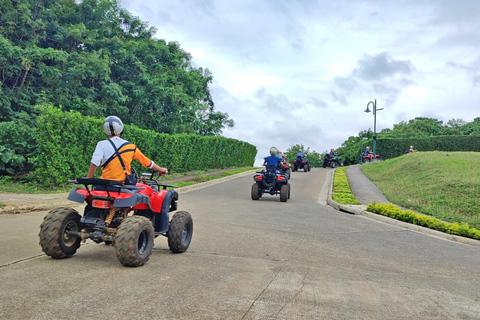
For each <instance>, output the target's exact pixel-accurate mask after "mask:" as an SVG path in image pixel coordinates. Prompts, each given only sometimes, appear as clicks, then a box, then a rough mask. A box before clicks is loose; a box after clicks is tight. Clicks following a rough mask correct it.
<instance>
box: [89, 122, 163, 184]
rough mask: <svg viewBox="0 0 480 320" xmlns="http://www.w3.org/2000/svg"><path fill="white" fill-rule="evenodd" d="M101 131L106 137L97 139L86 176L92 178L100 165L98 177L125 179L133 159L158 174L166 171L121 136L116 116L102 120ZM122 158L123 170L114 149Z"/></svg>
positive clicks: (121, 131)
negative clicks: (100, 171) (100, 172)
mask: <svg viewBox="0 0 480 320" xmlns="http://www.w3.org/2000/svg"><path fill="white" fill-rule="evenodd" d="M103 132H105V134H106V135H107V136H108V139H106V140H102V141H99V142H98V143H97V146H96V148H95V151H94V152H93V155H92V160H91V163H90V168H89V170H88V175H87V178H93V176H94V174H95V171H96V170H97V168H98V166H101V169H102V175H101V176H100V179H107V180H117V181H122V182H124V181H125V177H126V175H128V174H131V173H132V170H131V165H130V164H131V162H132V160H133V159H135V160H137V161H138V162H140V164H141V165H142V166H144V167H145V168H149V169H153V170H155V171H157V172H159V173H160V174H166V173H168V170H167V169H166V168H161V167H159V166H158V165H157V164H156V163H155V162H153V161H152V160H150V159H149V158H147V157H146V156H145V155H144V154H143V153H142V152H141V151H140V149H138V148H137V147H136V146H135V145H134V144H133V143H130V142H128V141H127V140H124V139H122V138H121V135H122V133H123V123H122V120H120V118H118V117H116V116H109V117H107V118H106V119H105V121H104V122H103ZM112 143H113V144H114V145H115V147H116V148H117V150H118V154H119V155H120V157H121V158H122V160H123V163H124V165H125V170H124V169H123V168H122V164H121V162H120V160H119V159H118V157H117V154H116V152H115V149H114V147H113V145H112Z"/></svg>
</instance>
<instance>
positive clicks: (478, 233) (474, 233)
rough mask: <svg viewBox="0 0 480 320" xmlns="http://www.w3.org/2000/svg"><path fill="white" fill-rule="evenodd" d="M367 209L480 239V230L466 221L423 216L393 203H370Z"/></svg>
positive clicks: (431, 227) (405, 220) (446, 231)
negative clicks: (460, 222)
mask: <svg viewBox="0 0 480 320" xmlns="http://www.w3.org/2000/svg"><path fill="white" fill-rule="evenodd" d="M367 211H369V212H373V213H377V214H380V215H382V216H386V217H390V218H393V219H397V220H400V221H404V222H408V223H412V224H415V225H418V226H422V227H426V228H429V229H433V230H437V231H441V232H445V233H449V234H453V235H459V236H462V237H467V238H472V239H476V240H480V230H477V229H475V228H471V227H469V225H468V224H467V223H462V224H458V223H448V222H443V221H440V220H438V219H436V218H434V217H431V216H425V215H422V214H419V213H416V212H414V211H411V210H402V209H400V208H398V207H397V206H395V205H393V204H376V203H371V204H369V205H368V207H367Z"/></svg>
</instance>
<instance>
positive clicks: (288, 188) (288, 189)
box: [288, 183, 290, 199]
mask: <svg viewBox="0 0 480 320" xmlns="http://www.w3.org/2000/svg"><path fill="white" fill-rule="evenodd" d="M288 199H290V183H289V184H288Z"/></svg>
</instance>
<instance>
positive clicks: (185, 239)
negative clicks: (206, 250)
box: [167, 211, 193, 253]
mask: <svg viewBox="0 0 480 320" xmlns="http://www.w3.org/2000/svg"><path fill="white" fill-rule="evenodd" d="M192 235H193V220H192V216H191V215H190V213H188V212H186V211H178V212H177V213H175V214H174V215H173V217H172V220H171V221H170V227H169V229H168V232H167V237H168V247H169V248H170V250H171V251H172V252H173V253H182V252H185V251H187V249H188V246H190V242H192Z"/></svg>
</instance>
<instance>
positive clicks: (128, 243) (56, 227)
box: [39, 173, 193, 267]
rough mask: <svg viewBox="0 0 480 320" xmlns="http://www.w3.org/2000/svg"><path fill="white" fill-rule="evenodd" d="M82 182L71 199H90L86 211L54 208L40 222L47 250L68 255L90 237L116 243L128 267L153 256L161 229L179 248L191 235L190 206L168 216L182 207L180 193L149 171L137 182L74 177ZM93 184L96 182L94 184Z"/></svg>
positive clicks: (184, 246) (174, 248) (175, 249)
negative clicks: (188, 209)
mask: <svg viewBox="0 0 480 320" xmlns="http://www.w3.org/2000/svg"><path fill="white" fill-rule="evenodd" d="M69 182H71V183H76V184H82V185H83V186H84V187H83V188H79V187H77V188H75V189H73V190H72V191H71V192H70V194H69V196H68V199H69V200H72V201H75V202H79V203H83V202H86V203H87V205H86V207H85V211H84V214H83V216H80V215H79V214H78V212H77V211H76V210H74V209H72V208H67V207H62V208H56V209H53V210H52V211H50V212H49V213H48V214H47V215H46V216H45V218H44V220H43V223H42V224H41V225H40V233H39V237H40V246H41V247H42V250H43V252H45V254H46V255H48V256H50V257H52V258H54V259H61V258H69V257H71V256H72V255H74V254H75V252H77V249H78V248H79V247H80V242H81V241H82V240H83V241H85V240H87V239H91V240H93V241H94V242H96V243H101V242H105V243H106V244H108V245H113V246H114V247H115V252H116V254H117V258H118V260H119V261H120V262H121V263H122V264H123V265H124V266H128V267H138V266H142V265H143V264H145V262H147V261H148V259H149V257H150V254H151V253H152V249H153V245H154V243H153V240H154V238H156V237H157V236H159V235H163V236H165V237H167V238H168V246H169V248H170V250H171V251H172V252H174V253H180V252H185V251H186V250H187V249H188V247H189V245H190V242H191V240H192V234H193V220H192V217H191V215H190V214H189V213H188V212H186V211H177V212H176V213H175V214H174V215H173V217H172V219H171V220H170V221H169V213H170V212H172V211H175V210H177V200H178V193H177V192H176V191H175V190H172V189H169V190H167V187H172V188H174V187H176V186H172V185H168V184H161V183H159V182H158V181H157V180H154V179H153V174H150V173H144V174H142V177H140V182H139V183H137V184H136V185H134V186H133V185H131V186H130V185H120V184H119V182H118V181H114V180H104V179H96V178H77V179H76V180H72V181H69ZM89 186H91V187H89Z"/></svg>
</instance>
